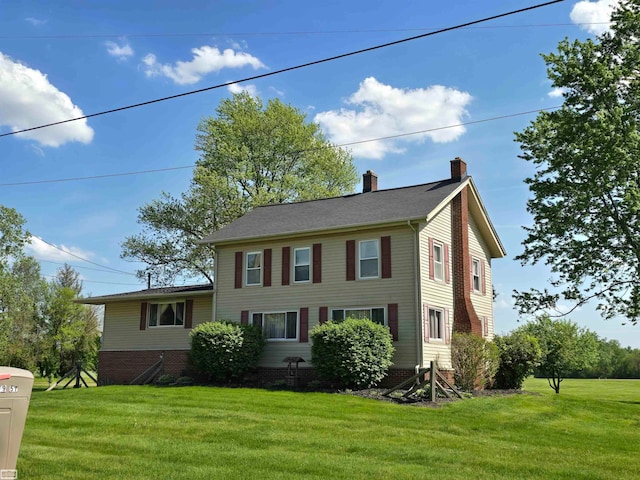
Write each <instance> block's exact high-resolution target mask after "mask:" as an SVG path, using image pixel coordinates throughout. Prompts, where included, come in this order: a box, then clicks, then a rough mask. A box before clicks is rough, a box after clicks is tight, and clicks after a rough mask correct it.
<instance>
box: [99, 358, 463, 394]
mask: <svg viewBox="0 0 640 480" xmlns="http://www.w3.org/2000/svg"><path fill="white" fill-rule="evenodd" d="M161 353H163V352H162V351H159V350H142V351H124V352H100V354H99V363H98V384H99V385H122V384H128V383H131V381H132V380H134V379H135V378H136V377H137V376H139V375H140V374H141V373H143V372H144V371H145V370H147V369H148V368H149V367H151V366H152V365H153V364H155V363H156V362H157V361H158V360H159V359H160V354H161ZM440 373H442V374H443V375H444V376H445V378H447V380H448V381H449V382H453V372H451V371H448V370H441V371H440ZM162 374H168V375H175V376H177V377H179V376H181V375H188V376H192V377H195V375H194V373H193V371H192V368H191V367H190V365H189V351H188V350H165V351H164V371H163V372H162ZM414 374H415V371H414V370H413V369H412V368H411V369H409V368H395V369H391V370H389V373H388V375H387V376H386V377H385V378H384V379H383V380H382V381H381V382H380V385H379V386H381V387H393V386H395V385H398V384H399V383H401V382H403V381H404V380H406V379H407V378H410V377H412V376H413V375H414ZM286 377H287V367H286V366H284V367H282V368H268V367H259V368H258V369H257V370H256V371H255V372H254V373H251V374H249V375H247V378H246V381H247V384H249V385H256V386H261V387H264V386H268V385H270V384H273V383H274V382H278V381H282V380H285V379H286ZM298 377H299V383H298V385H299V386H301V387H304V386H306V385H307V384H308V383H309V382H310V381H313V380H318V377H317V376H316V374H315V370H314V369H313V368H312V367H305V368H300V369H299V370H298Z"/></svg>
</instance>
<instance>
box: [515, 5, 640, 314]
mask: <svg viewBox="0 0 640 480" xmlns="http://www.w3.org/2000/svg"><path fill="white" fill-rule="evenodd" d="M543 57H544V59H545V61H546V64H547V68H548V75H549V78H550V79H551V81H552V83H553V86H554V87H556V88H560V89H562V91H563V92H564V93H563V95H564V103H563V105H562V107H561V108H560V109H559V110H556V111H553V112H542V113H540V114H539V115H538V117H537V118H536V120H535V121H534V122H532V123H531V124H530V125H529V126H528V127H527V128H526V129H524V130H523V131H522V132H520V133H517V134H516V140H517V141H518V142H520V144H521V148H522V155H521V157H522V158H523V159H524V160H526V161H528V162H531V163H532V164H533V165H534V166H535V168H536V170H535V174H534V175H533V176H532V177H531V178H527V179H526V183H527V184H528V185H529V188H530V191H531V193H532V194H533V198H531V199H530V200H529V201H528V204H527V207H528V211H529V212H530V213H531V214H532V215H533V224H532V226H531V227H527V228H526V232H527V237H526V239H525V240H524V242H523V245H524V251H523V252H522V254H520V255H519V256H518V257H517V258H518V259H519V260H521V261H522V263H523V264H526V263H529V264H535V263H538V262H542V261H544V263H546V264H547V265H548V266H549V267H550V268H551V271H552V272H553V274H554V276H553V278H552V280H551V288H550V289H544V290H542V291H540V290H531V291H527V292H515V293H516V295H515V297H516V305H517V306H518V308H519V310H520V312H521V313H536V312H537V313H539V312H541V311H544V310H547V309H550V308H554V307H557V304H558V302H560V301H562V302H570V303H571V304H573V305H575V306H579V305H582V304H584V303H586V302H588V301H590V300H593V301H594V302H596V303H597V308H598V309H599V310H600V312H601V314H602V315H603V317H604V318H607V319H609V318H612V317H614V316H622V317H625V318H627V319H629V320H630V321H631V322H633V323H634V324H635V323H637V321H638V318H639V316H640V185H639V181H640V161H639V159H640V129H639V127H640V3H638V2H636V1H630V2H627V3H624V2H623V3H621V4H620V7H619V8H618V9H617V10H616V11H615V12H614V13H613V16H612V25H611V31H610V32H607V33H604V34H603V35H601V36H600V37H599V38H598V39H597V40H596V41H592V40H586V41H574V42H570V41H569V40H566V39H565V40H564V41H562V42H560V44H559V46H558V51H557V53H551V54H549V55H544V56H543ZM574 308H575V307H574Z"/></svg>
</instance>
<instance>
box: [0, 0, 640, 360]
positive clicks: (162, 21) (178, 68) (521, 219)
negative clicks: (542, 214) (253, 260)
mask: <svg viewBox="0 0 640 480" xmlns="http://www.w3.org/2000/svg"><path fill="white" fill-rule="evenodd" d="M611 3H613V2H611V1H610V0H603V1H598V2H596V1H593V2H588V1H581V2H576V1H564V2H562V3H559V4H555V5H552V6H548V7H544V8H541V9H537V10H533V11H529V12H525V13H522V14H518V15H514V16H511V17H507V18H503V19H500V20H496V21H492V22H488V23H485V24H482V25H478V26H476V27H471V28H465V29H461V30H456V31H451V32H447V33H443V34H439V35H435V36H431V37H427V38H423V39H419V40H416V41H412V42H408V43H403V44H400V45H396V46H392V47H388V48H385V49H381V50H377V51H374V52H369V53H365V54H361V55H357V56H353V57H349V58H346V59H341V60H337V61H333V62H329V63H324V64H321V65H317V66H312V67H309V68H305V69H301V70H296V71H293V72H288V73H284V74H281V75H275V76H271V77H267V78H264V79H259V80H256V81H253V82H249V83H243V84H237V85H234V86H232V87H225V88H220V89H217V90H211V91H208V92H204V93H200V94H196V95H191V96H187V97H182V98H179V99H175V100H170V101H166V102H161V103H157V104H153V105H149V106H145V107H141V108H136V109H132V110H127V111H124V112H119V113H114V114H110V115H105V116H100V117H95V118H91V119H89V120H88V121H79V122H74V123H69V124H66V125H64V126H58V127H52V128H48V129H42V130H37V131H34V132H30V133H29V134H21V135H14V136H7V137H1V138H0V162H1V163H0V165H1V167H0V168H1V169H0V172H1V174H0V184H2V185H0V204H3V205H6V206H9V207H13V208H15V209H17V210H18V211H19V212H20V213H22V215H24V216H25V217H26V219H27V222H28V223H27V227H28V229H29V230H30V231H31V233H32V234H33V235H34V237H35V238H34V239H33V242H32V245H31V247H30V248H29V253H30V254H32V255H34V256H35V257H36V258H38V259H39V260H41V265H42V271H43V274H45V275H53V274H54V273H55V271H56V269H57V268H59V267H60V265H59V263H62V262H68V263H70V264H72V265H74V266H78V267H79V268H77V270H78V271H79V272H80V273H81V275H82V278H83V280H84V290H85V294H92V295H104V294H109V293H116V292H121V291H127V290H136V289H138V288H143V287H144V285H142V284H140V283H138V281H137V280H136V278H135V277H134V276H131V275H126V274H123V273H115V272H108V271H105V269H104V268H101V267H99V266H97V265H93V264H90V263H86V262H83V261H82V260H80V259H78V258H76V257H73V256H70V255H67V254H65V253H63V252H61V251H60V250H59V249H56V248H54V247H52V246H50V245H49V244H53V245H55V246H57V247H59V248H61V249H63V250H66V251H69V252H72V253H73V254H75V255H77V256H80V257H82V258H85V259H89V260H91V261H93V262H95V263H97V264H100V265H104V266H108V267H110V268H113V269H117V270H121V271H123V272H134V271H135V270H136V268H138V267H139V265H136V264H134V263H130V262H127V261H124V260H122V259H120V251H121V248H120V244H121V242H122V241H123V240H124V239H125V237H126V236H128V235H131V234H134V233H137V232H139V231H140V226H139V225H138V224H137V222H136V219H137V209H138V207H139V206H141V205H143V204H144V203H145V202H149V201H151V200H152V199H154V198H157V197H159V195H160V193H161V192H162V191H166V192H169V193H172V194H174V195H178V194H180V192H182V191H184V190H185V189H186V188H187V187H188V185H189V181H190V178H191V170H190V169H189V168H183V169H177V170H169V171H165V172H156V173H147V174H140V175H126V176H117V177H108V178H101V179H84V180H77V181H67V182H56V183H35V184H34V183H31V184H22V185H7V184H16V183H22V182H37V181H43V180H55V179H66V178H77V177H88V176H100V175H110V174H116V173H128V172H137V171H146V170H154V169H168V168H174V167H187V166H190V165H193V164H194V163H195V161H196V159H197V155H196V153H195V151H194V149H193V145H194V139H195V131H196V126H197V124H198V122H199V121H200V120H201V119H202V118H203V117H205V116H208V115H212V114H213V113H214V110H215V108H216V106H217V105H218V103H219V102H220V100H221V99H222V98H225V97H227V96H229V95H230V94H231V93H230V92H231V91H237V90H239V89H248V90H249V91H250V92H251V93H252V94H255V95H259V96H260V97H261V98H263V99H265V100H266V99H268V98H280V99H281V100H282V101H283V102H286V103H290V104H292V105H294V106H295V107H297V108H299V109H300V110H302V111H304V112H306V113H307V115H308V118H309V119H310V120H314V121H316V122H318V123H320V125H321V126H322V128H323V129H324V131H325V133H326V134H327V135H328V136H329V138H330V139H331V140H332V141H333V142H335V143H338V144H342V143H349V142H355V141H359V140H367V139H372V138H378V137H384V136H390V135H398V134H403V133H411V132H417V131H423V130H429V129H436V128H439V127H448V126H452V125H459V124H461V123H468V122H480V123H472V124H469V125H467V126H458V127H456V128H446V129H440V130H434V131H431V132H428V133H424V134H419V135H411V136H405V137H401V138H399V139H396V140H392V141H384V142H374V143H365V144H362V145H358V146H354V147H352V148H353V154H354V157H355V163H356V166H357V168H358V170H359V171H360V173H363V172H364V171H366V170H368V169H372V170H374V171H375V172H376V173H377V174H378V175H379V181H378V184H379V188H393V187H398V186H403V185H412V184H417V183H424V182H428V181H432V180H437V179H441V178H446V177H448V176H449V160H451V159H453V158H454V157H457V156H459V157H462V158H463V159H465V161H466V162H467V163H468V168H469V173H470V174H471V175H473V177H474V180H475V182H476V184H477V185H478V187H479V190H480V193H481V195H482V198H483V200H484V202H485V204H486V207H487V209H488V211H489V214H490V216H491V218H492V221H493V222H494V224H495V226H496V228H497V230H498V233H499V235H500V237H501V239H502V241H503V243H504V245H505V247H506V249H507V252H508V257H507V258H505V259H501V260H497V261H495V262H494V263H493V267H494V270H493V271H494V283H495V286H496V289H497V291H498V293H499V297H498V299H497V302H496V309H495V315H496V322H497V331H498V332H503V333H504V332H507V331H509V330H511V329H513V328H515V327H516V326H518V323H517V315H516V313H515V311H513V309H512V307H511V304H512V301H511V295H510V292H511V290H512V289H514V288H516V289H527V288H529V287H538V288H543V287H544V286H545V285H546V282H547V280H548V279H549V277H550V274H549V272H548V271H547V270H546V269H545V268H544V267H543V266H536V267H521V266H520V265H519V263H518V262H516V261H514V260H513V257H514V256H515V255H517V254H518V253H520V252H521V246H520V243H521V241H522V239H523V238H524V234H523V232H522V229H521V226H522V225H527V224H529V223H530V221H531V218H530V216H529V215H528V214H527V212H526V209H525V203H526V200H527V197H528V190H527V188H526V186H525V185H524V184H523V182H522V181H523V179H524V178H525V177H526V176H528V175H529V174H530V173H531V171H532V170H531V167H530V166H529V165H527V164H526V163H525V162H524V161H522V160H520V159H518V157H517V155H518V153H519V148H518V145H517V144H516V143H515V142H514V136H513V132H514V131H517V130H521V129H522V128H524V127H525V126H526V125H527V124H528V123H529V122H530V121H531V120H532V119H533V118H535V114H533V113H530V114H523V115H516V116H511V117H509V118H504V119H498V120H492V121H486V122H482V121H483V120H488V119H492V118H496V117H502V116H508V115H514V114H520V113H522V112H528V111H532V110H538V109H541V108H548V107H554V106H557V105H560V104H561V103H562V98H561V96H560V95H559V93H558V92H555V91H554V90H553V88H552V87H551V85H550V83H549V81H548V80H547V77H546V71H545V65H544V62H543V61H542V59H541V57H540V53H548V52H551V51H555V48H556V46H557V43H558V41H560V40H561V39H563V38H565V37H569V38H572V39H585V38H587V37H589V36H593V35H595V34H597V33H599V32H601V31H603V30H604V29H606V28H607V24H606V22H607V21H608V15H609V11H610V4H611ZM530 5H533V2H532V3H529V2H526V1H522V0H517V1H516V0H514V1H511V2H478V1H472V0H461V1H457V2H441V1H434V2H428V3H419V2H363V1H352V2H342V1H341V2H337V1H325V2H299V1H295V2H294V1H281V2H275V1H263V2H260V1H239V0H234V1H216V2H204V1H194V2H174V1H155V2H150V1H136V2H129V1H127V2H124V1H111V2H80V1H67V2H55V3H53V2H44V1H22V2H10V1H6V0H5V1H0V133H6V132H10V131H14V130H19V129H23V128H29V127H31V126H37V125H41V124H46V123H50V122H53V121H58V120H63V119H66V118H71V117H75V116H78V115H83V114H85V115H86V114H91V113H95V112H100V111H104V110H109V109H112V108H117V107H121V106H126V105H129V104H133V103H139V102H144V101H147V100H152V99H155V98H160V97H166V96H170V95H175V94H179V93H182V92H186V91H190V90H196V89H201V88H205V87H208V86H212V85H216V84H220V83H223V82H230V81H235V80H238V79H241V78H244V77H248V76H251V75H257V74H261V73H268V72H270V71H275V70H279V69H282V68H286V67H290V66H294V65H297V64H302V63H306V62H310V61H314V60H318V59H322V58H326V57H330V56H334V55H339V54H342V53H346V52H349V51H353V50H358V49H362V48H367V47H370V46H373V45H377V44H381V43H386V42H390V41H394V40H398V39H401V38H405V37H410V36H413V35H418V34H420V33H425V32H428V31H430V30H432V29H439V28H444V27H450V26H453V25H457V24H461V23H465V22H469V21H473V20H477V19H480V18H483V17H488V16H492V15H496V14H499V13H503V12H505V11H508V10H515V9H518V8H524V7H528V6H530ZM358 188H360V187H358ZM45 242H48V243H45ZM80 267H82V268H80ZM570 318H571V319H573V320H575V321H576V322H578V323H580V324H581V325H583V326H586V327H588V328H590V329H592V330H594V331H596V332H598V333H599V334H600V335H601V336H603V337H607V338H612V339H613V338H615V339H618V340H620V342H621V343H622V344H623V345H631V346H634V347H640V335H639V334H638V327H633V326H629V325H627V326H622V325H621V321H604V320H602V319H601V318H600V317H599V316H598V315H597V313H595V311H594V310H593V308H590V307H585V308H582V309H580V310H579V311H577V312H574V313H573V314H572V315H571V317H570Z"/></svg>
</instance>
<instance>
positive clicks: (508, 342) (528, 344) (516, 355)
mask: <svg viewBox="0 0 640 480" xmlns="http://www.w3.org/2000/svg"><path fill="white" fill-rule="evenodd" d="M493 342H494V343H495V344H496V346H497V347H498V350H499V352H500V365H499V366H498V371H497V372H496V379H495V384H494V388H518V389H519V388H522V384H523V382H524V380H525V378H527V376H528V375H530V374H531V373H533V369H534V368H535V367H536V365H538V362H539V361H540V357H541V355H542V353H541V350H540V345H539V343H538V339H537V338H536V337H534V336H533V335H528V334H526V333H524V332H513V333H511V334H510V335H504V336H496V337H495V338H494V340H493Z"/></svg>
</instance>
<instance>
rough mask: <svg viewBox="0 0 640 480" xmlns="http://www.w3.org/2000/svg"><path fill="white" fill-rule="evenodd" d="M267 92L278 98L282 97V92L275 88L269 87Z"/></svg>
mask: <svg viewBox="0 0 640 480" xmlns="http://www.w3.org/2000/svg"><path fill="white" fill-rule="evenodd" d="M269 90H270V91H272V92H273V93H275V94H276V95H278V96H279V97H284V92H283V91H282V90H278V89H277V88H276V87H269Z"/></svg>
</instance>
